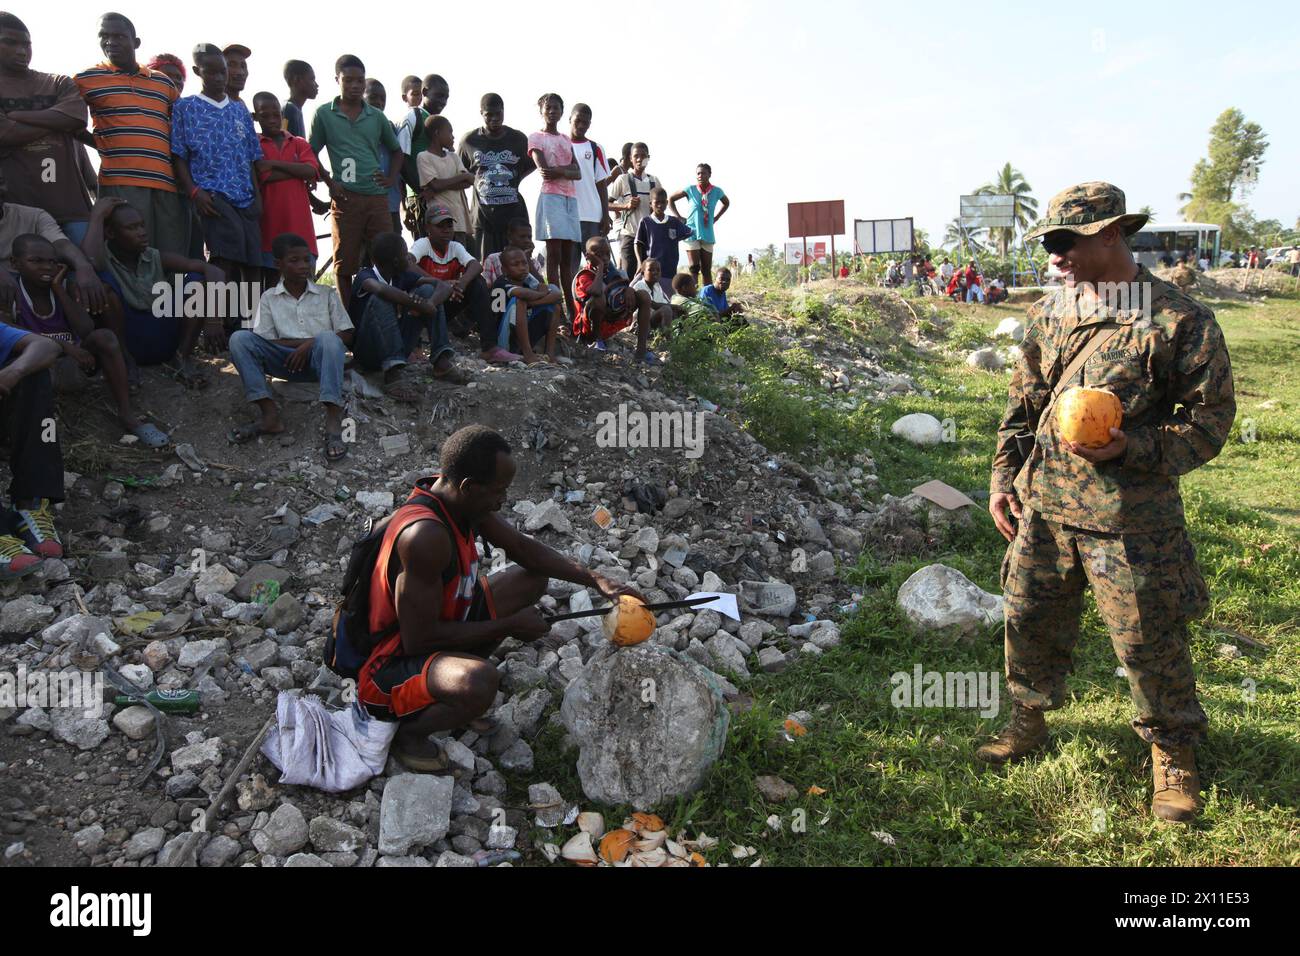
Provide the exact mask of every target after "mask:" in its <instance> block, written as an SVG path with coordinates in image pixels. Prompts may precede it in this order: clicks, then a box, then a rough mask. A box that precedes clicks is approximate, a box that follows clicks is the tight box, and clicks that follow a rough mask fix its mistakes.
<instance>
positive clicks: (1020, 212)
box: [975, 163, 1038, 259]
mask: <svg viewBox="0 0 1300 956" xmlns="http://www.w3.org/2000/svg"><path fill="white" fill-rule="evenodd" d="M1031 189H1032V187H1031V186H1030V185H1029V183H1027V182H1025V176H1024V174H1023V173H1022V172H1020V170H1018V169H1015V168H1013V167H1012V165H1011V164H1010V163H1007V164H1006V165H1005V166H1003V167H1002V168H1001V169H999V170H998V172H997V175H996V176H995V177H994V179H993V182H991V183H985V184H984V185H983V186H981V187H980V188H979V189H977V190H975V194H976V195H977V196H1014V197H1015V205H1014V207H1013V212H1014V215H1015V223H1016V224H1015V225H1014V226H1005V227H1004V226H998V227H996V228H993V229H990V230H989V232H990V233H991V234H992V236H993V239H994V240H995V241H996V242H997V244H998V255H999V256H1000V257H1002V258H1003V259H1005V258H1006V256H1007V250H1009V249H1010V248H1011V246H1012V245H1013V244H1014V243H1015V241H1016V232H1017V231H1019V232H1021V233H1023V232H1025V231H1026V230H1027V229H1028V228H1029V227H1030V225H1032V224H1033V222H1034V220H1035V219H1037V218H1038V200H1037V199H1035V198H1034V197H1033V196H1032V195H1031V194H1030V190H1031Z"/></svg>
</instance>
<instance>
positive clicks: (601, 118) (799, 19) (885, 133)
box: [11, 0, 1300, 254]
mask: <svg viewBox="0 0 1300 956" xmlns="http://www.w3.org/2000/svg"><path fill="white" fill-rule="evenodd" d="M110 2H112V3H118V2H119V0H101V2H100V3H97V4H93V5H92V4H87V3H83V2H80V0H74V2H73V3H71V4H66V3H63V4H60V3H46V4H41V5H39V6H36V7H34V8H33V7H31V6H28V7H27V8H26V9H19V8H17V7H12V8H11V9H12V10H14V11H15V12H17V13H18V14H19V16H21V17H22V18H23V20H24V22H26V23H27V25H28V27H29V29H30V30H31V32H32V41H33V47H34V51H33V60H32V66H33V68H34V69H38V70H46V71H51V72H63V73H73V72H76V71H77V70H79V69H83V68H85V67H87V66H89V65H91V64H92V63H95V62H98V61H99V60H101V59H102V56H101V54H100V52H99V48H98V44H97V41H96V30H97V24H98V16H99V14H100V13H101V12H103V8H104V7H105V6H106V5H107V4H108V3H110ZM120 3H121V6H119V7H117V9H119V10H120V11H121V12H122V13H125V14H126V15H127V16H129V17H131V18H132V19H133V20H134V22H135V25H136V29H137V31H138V33H139V36H140V38H141V40H142V43H141V49H140V53H141V60H142V61H143V60H145V59H147V58H148V57H149V56H150V55H152V54H155V53H158V52H162V51H169V52H173V53H177V54H179V55H181V56H182V58H183V59H185V61H186V62H187V63H188V62H189V61H190V59H191V58H190V56H189V51H190V50H191V49H192V48H193V46H194V44H195V43H197V42H203V41H206V42H212V43H216V44H217V45H219V46H225V45H226V44H228V43H233V42H241V43H244V44H246V45H247V46H248V47H250V48H251V49H252V51H253V55H252V57H251V59H250V60H249V68H250V77H249V81H248V86H247V88H246V99H247V100H251V94H252V93H255V92H257V91H259V90H263V89H266V90H270V91H271V92H274V93H276V94H277V95H279V96H281V97H283V95H284V92H285V90H284V82H283V80H282V79H281V68H282V66H283V63H284V61H285V60H286V59H290V58H297V59H304V60H307V61H308V62H310V63H311V64H312V65H313V66H314V67H315V68H316V75H317V78H318V80H319V81H320V86H321V99H320V100H318V101H317V102H318V103H319V102H327V101H328V99H329V98H332V97H333V96H335V95H337V93H338V89H337V86H336V84H335V83H334V81H333V78H332V76H331V73H332V69H333V62H334V60H335V58H336V57H337V56H338V55H339V54H341V53H345V52H346V53H355V54H357V55H358V56H360V57H361V58H362V60H364V61H365V63H366V66H367V69H368V72H369V74H370V75H372V76H377V77H378V78H379V79H380V80H382V81H383V82H384V84H385V86H387V87H388V94H389V108H388V113H389V115H390V117H392V118H393V119H400V118H401V115H402V112H403V110H402V106H401V104H400V102H399V101H398V95H399V92H400V91H399V89H398V87H399V84H400V81H401V78H402V77H403V76H405V75H406V74H408V73H418V74H421V75H423V74H425V73H430V72H437V73H441V74H442V75H443V76H445V77H446V78H447V79H448V80H449V82H450V85H451V100H450V102H449V104H448V107H447V109H446V111H445V112H446V115H447V117H448V118H449V119H450V120H451V121H452V124H453V127H454V129H455V131H456V134H457V142H458V143H459V138H460V135H461V134H463V133H464V132H466V131H468V130H470V129H472V128H474V127H475V126H477V125H478V123H479V117H478V100H479V96H480V95H481V94H482V93H484V92H487V91H489V90H493V91H495V92H498V93H500V94H501V95H502V96H503V97H504V98H505V103H506V123H507V124H508V125H511V126H514V127H516V128H518V129H522V130H523V131H525V132H529V131H532V130H535V129H538V128H540V120H539V117H538V112H537V106H536V102H537V97H538V96H539V95H541V94H542V93H544V92H549V91H552V90H554V91H555V92H558V93H559V94H560V95H561V96H563V97H564V100H565V104H566V113H567V108H568V107H571V106H572V104H573V103H574V102H577V101H585V102H586V103H588V104H590V105H591V107H592V109H593V112H594V121H593V124H592V129H591V136H592V138H594V139H596V140H597V141H599V142H601V143H602V144H603V145H604V146H606V147H607V149H608V150H609V151H610V152H612V153H615V154H617V152H618V149H619V147H620V146H621V144H622V143H623V142H625V141H628V140H643V141H645V142H646V143H648V144H649V146H650V151H651V156H652V158H651V161H650V171H651V172H653V173H655V174H656V175H658V176H659V177H661V178H662V179H663V180H665V185H666V186H668V187H670V191H671V189H678V188H681V187H683V186H685V185H686V184H687V183H688V182H690V181H692V178H693V173H694V167H695V164H696V163H698V162H701V161H705V162H709V163H711V164H712V166H713V170H714V182H715V183H717V184H718V185H720V186H721V187H722V188H723V189H724V190H725V191H726V193H727V194H728V196H730V198H731V200H732V208H731V211H730V212H729V213H728V214H727V216H726V218H724V219H723V221H722V222H721V224H720V225H719V226H718V244H719V250H718V251H719V253H720V254H726V253H733V252H734V253H738V254H739V253H743V252H744V251H746V250H748V249H749V248H752V247H761V246H766V245H767V244H768V243H769V242H772V243H776V244H777V245H778V246H779V245H780V244H781V243H782V242H784V241H785V239H786V232H787V229H786V209H785V204H786V203H787V202H792V201H805V200H820V199H840V198H842V199H844V200H845V201H846V211H847V218H848V219H850V220H852V219H854V218H859V219H872V218H898V217H905V216H913V217H915V219H916V224H917V226H918V227H919V228H922V229H925V230H927V231H928V232H929V234H930V236H931V239H932V240H937V239H938V238H939V237H940V236H941V235H942V231H943V228H944V225H945V224H946V223H947V222H948V220H950V219H952V218H953V217H954V216H955V215H956V214H957V202H958V196H959V195H960V194H962V193H965V192H971V191H973V190H974V188H975V187H977V186H979V185H980V184H981V183H983V182H985V181H987V180H989V179H990V178H992V176H993V175H994V173H995V172H996V170H998V169H999V168H1000V167H1001V166H1002V164H1003V163H1005V162H1007V161H1008V160H1009V161H1010V162H1011V163H1012V164H1013V165H1014V166H1015V167H1017V168H1018V169H1020V170H1021V171H1022V172H1023V173H1024V174H1025V177H1026V178H1027V179H1028V181H1029V183H1030V185H1031V186H1032V187H1033V190H1034V195H1035V196H1037V197H1038V198H1039V200H1040V208H1043V207H1045V206H1046V202H1047V199H1048V197H1050V196H1051V195H1052V194H1053V193H1054V192H1056V191H1058V190H1060V189H1061V188H1063V187H1065V186H1067V185H1070V184H1071V183H1074V182H1079V181H1082V180H1088V179H1105V180H1109V181H1111V182H1113V183H1116V184H1117V185H1119V186H1120V187H1121V188H1123V189H1124V190H1125V192H1126V193H1127V194H1128V201H1129V207H1130V209H1137V208H1138V207H1140V206H1142V205H1144V204H1150V205H1151V206H1153V207H1154V209H1155V211H1156V213H1157V217H1158V218H1159V219H1161V220H1169V219H1176V218H1177V214H1176V210H1177V206H1178V202H1177V198H1176V196H1177V194H1178V193H1179V192H1182V191H1184V190H1186V189H1187V187H1188V176H1189V174H1190V172H1191V168H1192V164H1193V163H1194V162H1195V160H1196V159H1197V158H1198V157H1200V156H1203V155H1204V154H1205V151H1206V146H1207V143H1208V138H1209V137H1208V130H1209V128H1210V125H1211V124H1212V123H1213V122H1214V119H1215V117H1216V116H1217V115H1218V114H1219V113H1220V112H1221V111H1222V110H1224V109H1226V108H1228V107H1231V106H1235V107H1237V108H1238V109H1240V110H1242V111H1243V112H1244V113H1245V114H1246V117H1247V119H1249V120H1253V121H1255V122H1258V123H1259V124H1261V125H1262V126H1263V128H1264V130H1265V132H1266V134H1267V136H1268V139H1269V141H1270V144H1271V145H1270V147H1269V150H1268V152H1267V153H1266V155H1265V163H1264V165H1263V167H1262V169H1261V172H1260V176H1259V184H1258V186H1257V187H1256V188H1255V190H1254V192H1253V194H1252V195H1251V196H1250V198H1249V203H1250V205H1251V206H1252V207H1253V208H1254V210H1255V213H1256V214H1257V215H1258V216H1259V217H1261V218H1275V219H1279V220H1281V221H1282V223H1283V224H1284V225H1285V226H1288V227H1289V226H1292V225H1294V223H1295V221H1296V218H1297V216H1300V176H1297V174H1296V171H1297V170H1298V169H1300V128H1298V127H1297V124H1296V123H1295V116H1296V110H1297V103H1300V19H1297V18H1296V17H1294V16H1288V15H1285V14H1284V13H1282V12H1281V11H1282V10H1283V9H1284V7H1285V5H1283V6H1272V5H1268V4H1266V5H1264V6H1253V7H1252V6H1249V5H1247V6H1240V5H1237V6H1234V5H1231V4H1224V3H1222V2H1217V0H1216V2H1205V0H1184V2H1181V3H1179V4H1177V5H1175V6H1172V7H1171V6H1170V5H1168V4H1155V3H1138V4H1135V3H1132V2H1126V0H1121V2H1113V0H1096V2H1092V3H1089V4H1086V5H1068V6H1066V5H1056V6H1053V5H1050V4H1043V3H1041V2H1034V3H1028V2H1019V0H1016V2H1009V0H1008V2H999V3H997V4H972V3H969V2H953V0H937V2H934V3H928V4H925V5H923V6H917V5H910V4H889V5H888V6H878V5H876V4H872V5H870V6H868V5H867V4H862V3H849V2H822V0H814V2H799V3H790V2H787V3H777V2H768V0H757V2H746V0H692V2H680V0H666V2H656V3H652V4H645V5H634V4H626V3H625V4H614V5H604V6H600V5H584V4H575V3H553V4H545V3H537V2H533V3H520V2H514V0H494V2H493V3H492V4H491V6H490V7H485V6H483V5H481V4H478V3H463V4H455V5H452V4H398V5H385V4H360V5H356V6H353V5H351V4H340V3H325V4H317V5H313V4H306V5H304V4H301V3H283V2H281V3H276V2H265V0H263V2H259V3H245V2H234V0H231V2H224V3H221V4H212V5H206V4H193V3H176V2H171V3H162V2H157V0H120ZM390 11H391V12H390ZM393 14H399V15H402V16H405V17H407V18H408V19H406V20H405V22H402V21H397V20H395V19H394V17H393ZM198 88H199V84H198V82H197V81H196V80H195V79H194V78H193V77H192V76H191V78H190V81H189V84H188V85H187V87H186V90H185V92H186V93H196V92H198ZM639 91H643V92H639ZM310 106H311V104H309V111H310ZM308 123H309V124H310V117H309V118H308ZM566 128H567V127H566ZM538 182H539V180H538V177H537V176H536V175H533V176H531V177H529V179H528V180H526V181H525V194H526V196H527V197H528V199H529V206H530V209H531V207H532V205H533V202H534V199H535V196H536V190H537V186H538ZM321 193H322V194H323V190H321Z"/></svg>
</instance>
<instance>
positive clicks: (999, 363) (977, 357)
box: [966, 348, 1006, 372]
mask: <svg viewBox="0 0 1300 956" xmlns="http://www.w3.org/2000/svg"><path fill="white" fill-rule="evenodd" d="M966 364H967V365H969V366H970V367H971V368H982V369H984V371H986V372H1000V371H1002V369H1003V367H1004V366H1005V364H1006V363H1005V362H1004V361H1003V359H1002V356H1001V355H999V354H998V350H997V349H992V348H989V349H976V350H975V351H974V352H971V353H970V355H968V356H966Z"/></svg>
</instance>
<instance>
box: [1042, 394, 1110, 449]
mask: <svg viewBox="0 0 1300 956" xmlns="http://www.w3.org/2000/svg"><path fill="white" fill-rule="evenodd" d="M1123 420H1124V408H1123V406H1122V405H1120V403H1119V399H1118V398H1116V397H1115V395H1114V394H1113V393H1111V392H1108V391H1106V390H1105V389H1102V388H1078V387H1076V388H1070V389H1067V390H1066V391H1065V393H1064V394H1062V395H1061V399H1060V401H1059V402H1058V403H1057V406H1056V423H1057V425H1058V426H1059V427H1060V430H1061V438H1063V439H1064V440H1066V441H1072V442H1077V443H1079V444H1080V445H1083V446H1084V447H1085V448H1101V447H1102V446H1103V445H1109V444H1110V443H1111V441H1113V438H1112V437H1111V434H1110V430H1111V429H1112V428H1119V426H1120V422H1122V421H1123Z"/></svg>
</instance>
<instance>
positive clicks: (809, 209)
mask: <svg viewBox="0 0 1300 956" xmlns="http://www.w3.org/2000/svg"><path fill="white" fill-rule="evenodd" d="M786 211H787V216H788V218H789V224H790V238H791V239H802V240H803V262H804V267H805V268H807V265H808V237H809V236H830V238H831V277H832V278H838V273H837V272H836V270H835V237H836V236H839V235H843V233H844V200H843V199H832V200H827V201H824V202H792V203H788V204H787V206H786Z"/></svg>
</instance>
